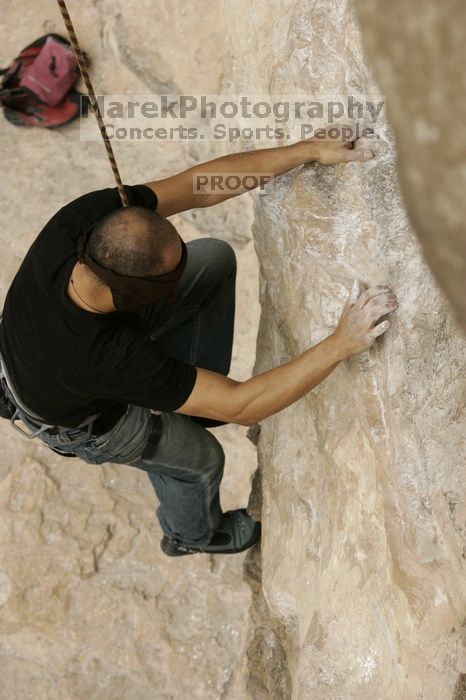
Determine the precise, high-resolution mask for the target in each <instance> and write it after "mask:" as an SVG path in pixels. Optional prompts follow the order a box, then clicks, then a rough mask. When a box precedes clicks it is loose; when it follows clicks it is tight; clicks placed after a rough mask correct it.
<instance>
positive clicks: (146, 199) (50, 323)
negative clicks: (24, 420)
mask: <svg viewBox="0 0 466 700" xmlns="http://www.w3.org/2000/svg"><path fill="white" fill-rule="evenodd" d="M125 189H126V192H127V195H128V200H129V203H130V204H133V205H138V206H144V207H149V208H151V209H155V208H156V206H157V197H156V195H155V194H154V192H152V190H151V189H150V188H148V187H146V186H145V185H135V186H125ZM118 207H121V202H120V197H119V195H118V190H117V189H116V188H113V189H111V188H108V189H104V190H98V191H96V192H90V193H89V194H85V195H83V196H82V197H79V198H78V199H75V200H74V201H73V202H70V203H69V204H67V205H66V206H65V207H63V208H62V209H60V210H59V211H58V212H57V213H56V214H55V216H53V217H52V219H50V221H49V222H48V223H47V224H46V226H45V227H44V228H43V229H42V231H41V232H40V234H39V235H38V237H37V238H36V240H35V241H34V243H33V244H32V246H31V248H30V249H29V251H28V253H27V255H26V257H25V259H24V261H23V263H22V265H21V267H20V269H19V271H18V273H17V274H16V276H15V278H14V280H13V282H12V284H11V287H10V289H9V291H8V294H7V297H6V300H5V305H4V310H3V320H2V323H1V325H0V349H1V352H2V355H3V356H4V359H5V363H6V366H7V368H8V370H9V374H10V377H11V381H12V382H13V384H14V387H15V389H16V391H17V393H18V396H19V398H20V399H21V400H22V402H23V403H24V404H25V405H26V406H27V407H28V408H29V409H30V410H32V411H34V412H35V413H37V414H38V415H39V416H41V417H42V418H43V419H44V420H45V421H46V422H48V423H50V424H53V425H62V426H65V427H71V428H74V427H77V426H78V425H80V424H81V423H82V422H83V421H84V420H85V419H86V418H88V417H90V416H92V415H95V414H98V413H100V414H102V417H101V418H100V419H99V426H100V429H101V430H103V429H108V428H109V427H110V426H111V425H112V424H114V423H115V422H116V420H117V419H118V418H119V417H120V416H121V415H123V412H124V411H125V410H126V407H127V405H128V404H135V405H138V406H145V407H147V408H153V409H155V410H159V411H174V410H176V409H177V408H179V406H181V405H182V404H183V403H184V402H185V401H186V400H187V398H188V397H189V395H190V393H191V391H192V389H193V387H194V384H195V382H196V375H197V370H196V367H195V366H194V365H190V364H187V363H184V362H180V361H178V360H177V359H175V358H172V357H170V356H169V355H167V354H166V353H165V352H164V351H163V350H162V349H161V348H160V347H159V345H158V343H157V341H154V340H151V339H150V337H149V331H148V330H147V329H145V328H144V327H143V326H142V324H141V321H140V316H139V314H137V313H122V312H119V311H115V312H113V313H109V314H105V315H100V314H94V313H91V312H88V311H85V310H84V309H80V308H79V307H77V306H76V305H75V304H74V303H73V302H72V301H71V299H69V297H68V295H67V293H66V289H67V285H68V280H69V277H70V274H71V271H72V269H73V266H74V265H75V263H76V261H77V251H76V242H77V239H78V238H79V237H80V235H81V234H82V233H84V231H86V230H87V229H88V228H89V226H90V225H91V224H92V223H94V222H96V221H98V220H99V219H101V218H102V217H103V216H105V215H106V214H108V213H109V212H110V211H112V210H114V209H117V208H118ZM107 426H108V427H107Z"/></svg>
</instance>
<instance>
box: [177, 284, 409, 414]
mask: <svg viewBox="0 0 466 700" xmlns="http://www.w3.org/2000/svg"><path fill="white" fill-rule="evenodd" d="M357 294H358V291H357V290H355V289H353V291H352V293H351V295H350V297H349V298H348V301H347V303H346V305H345V307H344V309H343V313H342V316H341V318H340V321H339V324H338V326H337V328H336V329H335V331H334V332H333V333H332V334H331V335H330V336H329V337H328V338H326V339H325V340H323V341H322V342H320V343H318V344H317V345H314V346H313V347H311V348H309V349H308V350H306V351H305V352H304V353H302V355H300V356H299V357H297V358H296V359H294V360H291V361H290V362H286V363H285V364H283V365H279V366H278V367H275V368H274V369H271V370H269V371H268V372H264V373H263V374H259V375H256V376H255V377H252V378H251V379H248V380H247V381H245V382H237V381H235V380H234V379H231V378H229V377H224V376H223V375H221V374H217V373H216V372H211V371H209V370H206V369H201V368H198V370H197V380H196V384H195V385H194V389H193V391H192V392H191V395H190V396H189V398H188V400H187V401H186V402H185V403H184V404H183V405H182V406H181V407H180V408H179V409H178V413H185V414H187V415H197V416H204V417H206V418H213V419H216V420H223V421H227V422H230V423H238V424H240V425H252V424H253V423H256V422H258V421H261V420H263V419H264V418H267V417H268V416H271V415H273V414H274V413H277V412H278V411H281V410H282V409H284V408H286V407H287V406H289V405H290V404H292V403H294V402H295V401H297V400H298V399H300V398H301V397H302V396H304V395H305V394H306V393H307V392H309V391H310V390H311V389H313V388H314V387H315V386H317V385H318V384H320V382H322V381H323V380H324V379H325V378H326V377H327V376H328V375H329V374H330V372H332V370H333V369H335V367H337V365H338V364H339V363H340V362H341V361H342V360H344V359H346V358H347V357H351V356H352V355H356V354H358V353H360V352H362V351H363V350H366V349H367V348H368V347H370V346H371V345H372V344H373V343H374V341H375V339H376V338H377V337H378V336H379V335H381V334H382V333H384V332H385V331H386V330H387V328H388V326H389V323H388V321H384V322H383V323H380V324H378V325H377V321H378V320H380V318H381V317H382V316H384V315H385V314H388V313H391V312H392V311H394V310H395V309H396V307H397V301H396V297H395V295H394V294H393V292H391V291H390V290H389V289H388V288H387V287H372V288H370V289H368V290H366V291H365V292H363V293H362V294H361V295H360V296H357Z"/></svg>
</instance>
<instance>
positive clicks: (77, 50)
mask: <svg viewBox="0 0 466 700" xmlns="http://www.w3.org/2000/svg"><path fill="white" fill-rule="evenodd" d="M57 3H58V7H59V8H60V12H61V15H62V17H63V21H64V23H65V26H66V30H67V32H68V36H69V38H70V41H71V46H72V47H73V51H74V54H75V56H76V60H77V62H78V66H79V70H80V71H81V75H82V77H83V80H84V84H85V86H86V90H87V93H88V95H89V101H90V104H91V108H92V111H93V112H94V115H95V118H96V119H97V124H98V125H99V129H100V135H101V136H102V139H103V142H104V145H105V148H106V150H107V156H108V159H109V161H110V165H111V168H112V171H113V176H114V178H115V182H116V184H117V187H118V192H119V195H120V199H121V203H122V204H123V206H124V207H127V206H129V202H128V197H127V196H126V192H125V189H124V187H123V183H122V181H121V177H120V171H119V170H118V165H117V162H116V160H115V155H114V153H113V148H112V144H111V143H110V139H109V138H108V134H107V129H106V128H105V124H104V120H103V119H102V114H101V112H100V108H99V103H98V102H97V98H96V96H95V92H94V88H93V86H92V82H91V78H90V76H89V71H88V70H87V63H86V59H85V57H84V55H83V52H82V51H81V47H80V46H79V42H78V38H77V36H76V32H75V31H74V27H73V23H72V21H71V18H70V15H69V13H68V10H67V8H66V4H65V1H64V0H57Z"/></svg>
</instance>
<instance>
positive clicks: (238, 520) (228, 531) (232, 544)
mask: <svg viewBox="0 0 466 700" xmlns="http://www.w3.org/2000/svg"><path fill="white" fill-rule="evenodd" d="M260 536H261V524H260V522H257V521H256V520H253V519H252V518H251V516H250V515H248V513H247V511H246V508H239V509H238V510H229V511H227V512H226V513H224V514H223V523H222V526H221V527H220V528H219V529H218V530H217V531H216V532H215V534H214V536H213V537H212V539H211V540H210V542H209V544H204V545H199V546H198V547H197V546H195V545H190V544H183V542H180V541H179V540H177V539H175V538H174V537H168V535H164V536H163V538H162V541H161V542H160V548H161V550H162V552H164V554H167V555H168V556H169V557H180V556H182V555H183V554H196V553H201V554H235V553H236V552H243V551H244V550H245V549H248V548H249V547H252V545H253V544H255V543H256V542H257V540H258V539H259V538H260Z"/></svg>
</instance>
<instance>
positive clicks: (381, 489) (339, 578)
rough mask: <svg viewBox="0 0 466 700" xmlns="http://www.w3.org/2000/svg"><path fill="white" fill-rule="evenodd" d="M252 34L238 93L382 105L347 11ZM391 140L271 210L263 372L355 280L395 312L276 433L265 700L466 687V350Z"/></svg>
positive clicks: (300, 176)
mask: <svg viewBox="0 0 466 700" xmlns="http://www.w3.org/2000/svg"><path fill="white" fill-rule="evenodd" d="M248 7H250V4H249V3H248ZM407 7H409V5H408V4H407ZM411 8H412V6H411ZM247 12H248V10H247V9H246V4H244V5H242V4H241V3H239V5H238V10H237V12H236V13H235V15H234V18H233V19H232V26H233V27H236V26H239V25H240V22H241V19H240V18H241V17H242V16H243V15H246V14H247ZM252 17H253V19H252V20H250V22H251V24H253V25H254V33H255V37H256V39H255V40H254V39H251V34H250V32H248V30H246V31H245V32H244V34H243V35H241V36H240V35H239V33H238V34H235V45H236V46H237V49H238V55H239V58H238V62H239V65H240V66H241V67H240V68H238V67H237V69H236V75H239V76H241V77H240V78H239V79H238V81H239V83H238V84H237V86H236V87H237V89H238V90H240V89H242V88H245V87H246V86H249V89H250V90H251V91H252V90H256V91H257V93H259V94H262V93H271V94H282V95H283V94H288V95H290V94H291V95H293V94H301V95H305V96H313V95H319V94H322V93H325V92H326V91H327V92H329V93H331V94H348V93H351V92H352V91H357V92H361V93H364V94H377V93H378V92H379V89H378V87H377V85H375V84H374V83H373V81H372V78H371V74H370V70H369V67H368V65H367V63H366V61H365V59H364V56H363V54H362V51H361V40H360V35H359V32H358V29H357V26H356V23H355V19H354V15H353V12H352V9H351V7H350V6H349V4H347V3H346V2H344V1H341V2H336V3H324V2H311V1H307V0H301V2H299V3H289V2H279V1H276V2H268V3H267V10H265V9H264V10H263V5H262V4H260V3H253V4H252ZM241 26H243V25H241ZM251 31H252V30H251ZM266 37H268V40H266ZM251 41H252V42H253V45H254V47H255V48H254V51H253V52H251V51H249V52H248V51H247V47H248V46H250V44H251ZM254 42H255V43H254ZM251 54H252V55H251ZM246 63H248V65H249V72H248V73H246V70H245V66H246ZM378 131H379V135H380V140H379V141H378V142H377V144H376V146H375V152H376V159H375V160H374V161H371V162H369V163H366V164H363V165H361V164H351V165H349V166H344V165H341V166H338V167H331V168H324V167H319V166H313V165H312V166H305V167H303V168H301V169H296V170H294V171H292V172H290V173H289V174H287V175H285V176H283V177H282V178H280V181H279V185H278V187H276V189H275V190H273V191H271V192H270V194H269V195H268V196H266V197H262V198H261V199H260V200H259V199H258V201H257V207H256V219H255V223H254V226H253V232H254V238H255V245H256V249H257V253H258V258H259V261H260V271H261V287H260V289H261V295H260V298H261V304H262V317H261V324H260V331H259V337H258V354H257V363H256V367H255V371H256V372H257V373H259V372H263V371H265V370H268V369H270V368H271V367H274V366H276V365H277V364H280V363H282V362H285V361H287V360H289V359H291V358H294V357H296V356H297V355H298V354H299V353H301V352H302V351H304V350H305V349H306V348H307V347H309V346H310V345H311V344H314V343H316V342H318V341H319V340H321V339H322V338H324V337H325V336H326V335H327V334H328V333H330V332H331V331H332V329H333V328H334V326H335V324H336V322H337V320H338V317H339V313H340V310H341V308H342V306H343V304H344V302H345V300H346V298H347V294H348V291H349V289H350V288H351V285H352V280H353V278H358V279H360V280H361V281H363V282H365V283H367V284H368V285H371V284H377V283H380V282H387V283H389V284H390V285H391V286H392V287H393V289H394V290H395V291H396V293H397V295H398V297H399V302H400V306H399V309H398V311H397V312H396V313H395V314H394V315H393V316H392V326H391V329H390V331H389V333H387V334H386V336H385V337H383V338H382V339H381V340H379V341H378V342H377V343H376V345H375V346H374V347H373V348H372V349H371V350H370V351H368V352H366V353H364V354H363V355H361V356H359V357H357V358H354V359H352V360H351V361H348V362H346V363H343V364H342V365H340V366H339V367H338V368H337V370H336V371H335V372H334V373H333V374H332V375H331V376H330V377H329V378H328V379H327V380H326V381H325V382H324V383H323V384H321V385H320V386H319V387H318V388H317V389H316V390H314V391H313V392H311V393H310V394H308V395H307V396H306V397H305V398H303V399H302V400H301V401H299V402H297V403H296V404H294V405H292V406H290V407H288V408H287V409H285V410H284V411H282V412H280V413H279V414H277V415H275V416H273V417H271V418H269V419H267V420H265V421H263V422H262V427H261V433H260V438H259V443H258V445H259V456H260V465H261V475H262V490H263V507H262V522H263V537H262V593H261V591H260V586H259V584H258V581H259V573H258V568H257V567H258V564H259V562H257V561H254V560H253V561H251V562H250V568H251V582H252V585H253V589H254V590H255V592H256V603H255V614H254V616H255V624H256V635H255V638H254V641H253V643H252V644H251V646H250V650H249V653H250V657H251V660H250V670H251V682H250V685H249V688H250V690H251V692H252V695H253V697H254V698H268V697H273V698H285V697H286V698H288V697H289V698H293V699H294V700H297V699H298V698H299V699H300V700H301V699H302V700H304V699H305V698H313V700H334V699H335V698H358V700H363V699H366V698H367V699H368V700H369V699H371V700H372V699H373V698H381V699H383V700H392V699H393V698H397V699H403V700H404V699H406V700H407V699H409V700H414V698H416V700H417V699H419V700H420V699H421V698H422V699H423V700H426V699H429V700H431V699H432V700H433V699H434V698H442V700H443V699H447V698H450V697H452V695H453V690H454V687H455V685H456V684H457V683H462V680H461V676H460V674H461V673H464V672H465V671H466V655H465V647H464V642H465V634H466V628H465V624H466V615H465V613H466V582H465V558H466V522H465V518H466V489H465V486H466V477H465V461H464V455H465V441H464V438H465V430H464V428H465V422H464V413H463V406H464V388H465V384H464V358H465V342H464V339H463V337H462V335H461V332H460V330H459V328H458V326H457V325H456V323H455V321H454V318H453V317H452V313H451V312H450V307H449V304H448V302H447V300H446V299H445V297H444V296H443V294H442V293H441V292H440V291H439V289H438V287H437V285H436V283H435V281H434V279H433V276H432V274H431V272H430V271H429V268H428V266H427V265H426V263H425V262H424V259H423V257H422V254H421V249H420V246H419V244H418V241H417V238H416V235H415V233H414V232H413V230H412V229H411V228H410V225H409V222H408V219H407V216H406V213H405V210H404V207H403V203H402V201H401V198H400V193H399V190H398V186H397V171H396V163H395V147H394V139H393V135H392V133H391V131H390V128H389V126H388V125H387V124H384V123H382V124H380V125H378ZM406 138H409V136H406ZM419 167H420V168H422V163H421V164H420V165H419ZM463 168H464V160H463ZM432 197H433V195H432ZM431 205H432V206H436V204H435V203H434V202H433V201H432V200H431ZM439 206H440V205H439ZM456 215H458V212H454V213H452V216H456ZM257 495H258V494H256V496H257Z"/></svg>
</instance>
